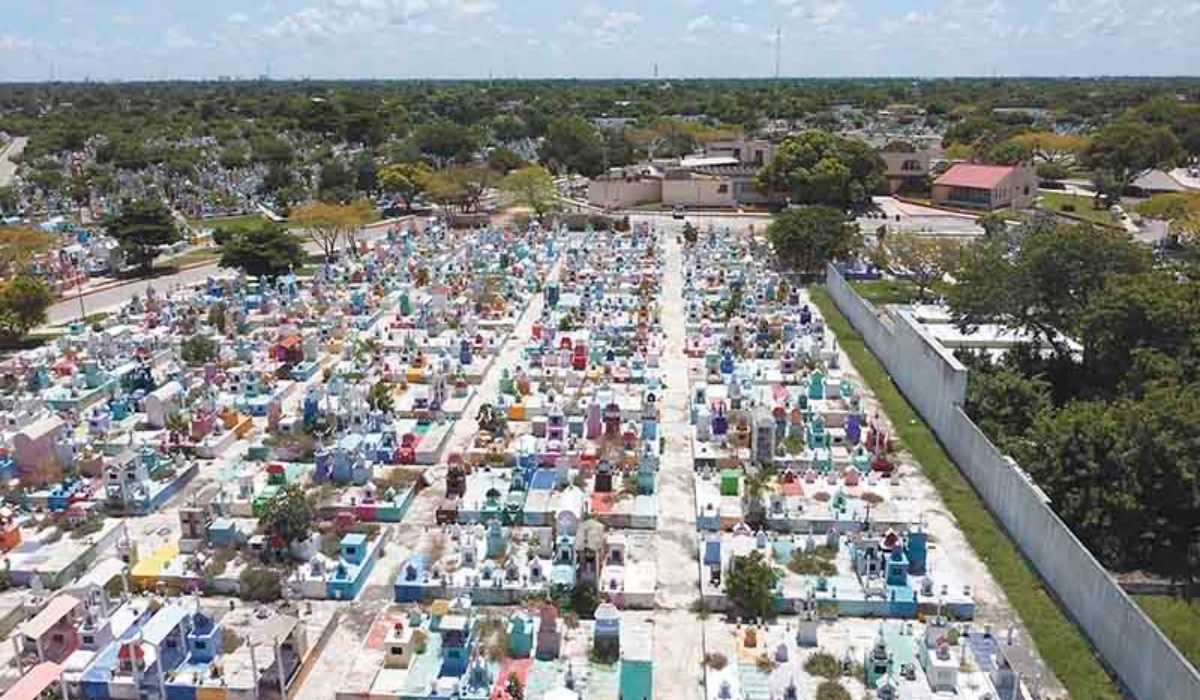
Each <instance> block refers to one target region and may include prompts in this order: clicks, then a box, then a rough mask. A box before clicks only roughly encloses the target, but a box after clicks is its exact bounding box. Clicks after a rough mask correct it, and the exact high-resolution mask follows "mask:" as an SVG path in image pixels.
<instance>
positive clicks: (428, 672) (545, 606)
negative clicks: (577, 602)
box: [337, 598, 654, 700]
mask: <svg viewBox="0 0 1200 700" xmlns="http://www.w3.org/2000/svg"><path fill="white" fill-rule="evenodd" d="M594 618H595V619H594V620H583V621H572V622H571V623H570V624H567V623H566V621H565V620H564V619H563V616H562V615H561V614H560V613H559V610H558V608H556V607H555V606H553V605H551V604H550V603H548V602H547V603H540V604H534V605H528V606H517V607H507V608H499V609H496V608H490V609H489V608H480V607H478V606H477V605H476V604H474V603H473V602H472V601H471V600H470V599H467V598H455V599H451V600H445V599H439V600H436V601H434V602H433V603H432V604H431V605H429V606H427V607H425V608H419V607H413V606H406V607H399V606H397V607H393V608H388V609H386V610H384V611H382V612H381V613H380V614H379V615H378V616H377V617H376V619H375V620H374V621H373V622H372V624H371V627H370V629H369V631H368V632H367V634H366V637H365V639H364V641H363V644H362V647H361V649H359V650H358V651H357V653H356V654H355V659H354V663H353V665H352V667H351V668H350V670H349V672H348V674H347V676H346V678H345V679H344V680H343V681H342V683H341V684H340V685H339V686H338V692H337V698H338V699H339V700H352V699H353V698H362V697H371V698H396V697H400V698H430V699H433V698H461V699H463V700H466V699H468V698H470V699H477V700H485V699H487V698H495V699H497V700H513V699H514V698H518V697H526V698H542V699H544V700H579V698H598V699H601V700H610V699H611V700H616V699H617V698H650V697H653V695H654V691H653V687H654V684H653V658H652V656H653V652H652V637H651V630H650V627H649V625H648V624H647V623H645V622H644V621H638V620H632V619H629V618H627V617H625V616H623V615H622V613H621V611H620V610H618V609H617V608H616V607H615V606H613V605H612V604H610V603H604V604H602V605H600V606H599V607H598V608H596V610H595V613H594Z"/></svg>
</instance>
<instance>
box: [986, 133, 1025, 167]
mask: <svg viewBox="0 0 1200 700" xmlns="http://www.w3.org/2000/svg"><path fill="white" fill-rule="evenodd" d="M985 160H986V161H987V162H988V163H994V164H996V165H1020V164H1021V163H1029V162H1030V161H1032V160H1033V148H1032V147H1031V146H1028V145H1026V144H1025V143H1022V142H1021V141H1017V140H1014V139H1009V140H1008V141H1004V142H1001V143H999V144H997V145H996V146H993V147H992V148H991V149H990V150H989V151H988V152H987V154H986V156H985Z"/></svg>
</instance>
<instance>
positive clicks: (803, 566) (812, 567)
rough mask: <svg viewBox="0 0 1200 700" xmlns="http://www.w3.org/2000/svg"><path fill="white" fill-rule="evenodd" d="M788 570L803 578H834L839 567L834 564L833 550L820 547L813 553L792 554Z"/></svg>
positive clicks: (798, 552)
mask: <svg viewBox="0 0 1200 700" xmlns="http://www.w3.org/2000/svg"><path fill="white" fill-rule="evenodd" d="M788 569H790V570H791V571H792V573H795V574H800V575H803V576H832V575H834V574H835V573H837V567H836V566H835V565H834V564H833V550H831V549H829V548H828V547H818V548H817V549H815V550H813V551H811V552H800V551H794V552H792V560H791V561H789V562H788Z"/></svg>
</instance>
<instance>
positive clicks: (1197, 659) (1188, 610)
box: [1133, 595, 1200, 668]
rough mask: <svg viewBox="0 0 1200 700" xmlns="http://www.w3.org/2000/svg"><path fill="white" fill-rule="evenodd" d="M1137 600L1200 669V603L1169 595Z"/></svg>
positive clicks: (1148, 596)
mask: <svg viewBox="0 0 1200 700" xmlns="http://www.w3.org/2000/svg"><path fill="white" fill-rule="evenodd" d="M1133 600H1134V601H1135V602H1136V603H1137V604H1138V607H1140V608H1141V609H1142V610H1143V611H1145V613H1146V614H1147V615H1149V616H1150V619H1151V620H1154V624H1156V625H1158V628H1159V629H1160V630H1162V633H1163V634H1165V635H1167V639H1170V640H1171V643H1172V644H1174V645H1175V648H1176V649H1178V650H1179V653H1180V654H1183V655H1184V657H1186V658H1187V660H1188V661H1191V662H1192V665H1193V666H1195V667H1196V668H1200V600H1191V601H1189V600H1184V599H1183V598H1175V597H1172V596H1165V595H1135V596H1133Z"/></svg>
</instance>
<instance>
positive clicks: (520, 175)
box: [498, 165, 558, 219]
mask: <svg viewBox="0 0 1200 700" xmlns="http://www.w3.org/2000/svg"><path fill="white" fill-rule="evenodd" d="M498 187H499V189H500V191H501V192H502V193H504V195H505V199H506V200H507V203H508V204H509V206H520V207H528V208H530V209H532V210H533V213H534V214H535V215H537V217H538V218H539V219H540V218H541V217H543V216H545V215H546V214H548V213H549V212H551V211H553V210H554V209H555V205H556V203H557V199H558V190H557V189H556V188H555V186H554V177H553V176H551V175H550V173H549V172H548V171H547V170H546V169H545V168H543V167H540V166H537V165H531V166H529V167H525V168H521V169H520V170H514V171H512V172H511V173H509V174H507V175H505V176H504V178H503V179H501V180H500V183H499V185H498Z"/></svg>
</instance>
